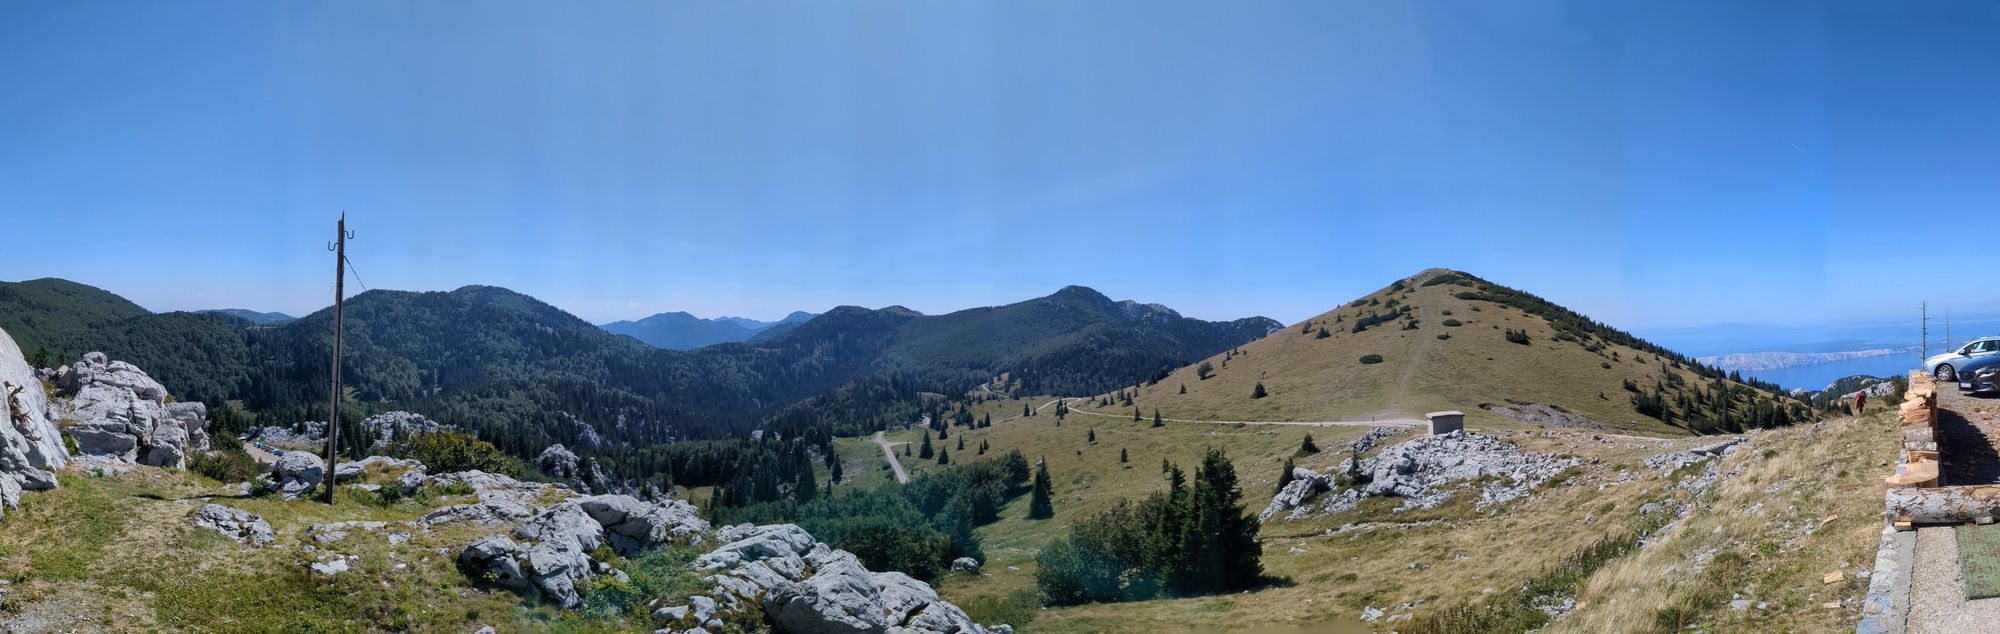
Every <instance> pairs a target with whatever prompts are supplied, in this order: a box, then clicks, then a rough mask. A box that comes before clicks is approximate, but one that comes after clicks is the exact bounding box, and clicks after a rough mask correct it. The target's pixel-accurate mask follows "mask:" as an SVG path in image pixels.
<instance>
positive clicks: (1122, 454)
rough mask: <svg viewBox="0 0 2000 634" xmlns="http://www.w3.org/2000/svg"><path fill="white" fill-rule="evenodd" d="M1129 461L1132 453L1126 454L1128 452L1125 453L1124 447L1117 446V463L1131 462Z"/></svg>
mask: <svg viewBox="0 0 2000 634" xmlns="http://www.w3.org/2000/svg"><path fill="white" fill-rule="evenodd" d="M1131 461H1132V455H1131V454H1128V453H1125V448H1124V447H1119V448H1118V463H1119V464H1124V463H1127V462H1131Z"/></svg>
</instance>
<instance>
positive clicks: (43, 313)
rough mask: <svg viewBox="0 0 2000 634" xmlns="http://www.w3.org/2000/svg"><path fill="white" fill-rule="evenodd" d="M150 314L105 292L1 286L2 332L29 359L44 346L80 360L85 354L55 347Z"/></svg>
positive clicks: (66, 286) (46, 281) (64, 284)
mask: <svg viewBox="0 0 2000 634" xmlns="http://www.w3.org/2000/svg"><path fill="white" fill-rule="evenodd" d="M149 312H150V311H147V310H146V309H144V308H141V307H139V305H138V304H134V303H132V302H131V301H130V300H127V299H125V298H123V297H119V296H117V295H115V294H113V293H111V292H109V291H105V290H103V289H100V288H97V287H94V286H87V285H84V284H78V283H76V282H71V281H69V280H61V279H56V278H42V279H38V280H28V281H25V282H0V328H4V329H6V330H7V332H8V333H9V334H12V335H13V336H14V342H15V343H18V344H20V345H21V349H22V350H25V351H27V352H29V353H30V354H32V353H34V351H35V350H36V349H37V348H40V347H45V346H46V347H48V348H49V349H50V350H51V351H52V352H74V353H76V354H82V353H83V352H85V351H83V350H62V349H60V348H59V346H60V345H62V344H63V343H65V342H69V341H72V340H74V339H76V338H77V337H80V336H83V335H85V334H87V333H89V332H90V330H91V329H93V328H98V327H101V326H104V325H107V324H112V323H116V322H119V321H123V320H126V319H132V318H134V317H139V316H141V315H146V314H148V313H149Z"/></svg>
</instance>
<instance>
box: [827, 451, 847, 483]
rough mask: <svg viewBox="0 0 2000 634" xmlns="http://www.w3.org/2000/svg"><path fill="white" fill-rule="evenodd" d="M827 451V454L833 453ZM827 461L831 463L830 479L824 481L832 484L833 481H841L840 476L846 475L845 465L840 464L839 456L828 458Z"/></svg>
mask: <svg viewBox="0 0 2000 634" xmlns="http://www.w3.org/2000/svg"><path fill="white" fill-rule="evenodd" d="M827 453H828V455H833V453H832V452H827ZM828 462H829V463H830V464H832V465H833V466H832V468H831V469H830V470H831V471H832V472H833V473H831V474H830V475H829V477H830V478H831V479H829V480H827V482H826V483H827V484H833V483H835V482H839V481H841V479H842V478H845V477H847V474H846V467H843V466H841V464H840V458H839V457H838V456H835V457H834V459H833V460H830V461H828Z"/></svg>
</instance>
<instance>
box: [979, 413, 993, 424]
mask: <svg viewBox="0 0 2000 634" xmlns="http://www.w3.org/2000/svg"><path fill="white" fill-rule="evenodd" d="M979 426H980V427H992V426H993V412H987V413H986V418H984V419H981V420H980V421H979Z"/></svg>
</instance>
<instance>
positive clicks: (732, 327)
mask: <svg viewBox="0 0 2000 634" xmlns="http://www.w3.org/2000/svg"><path fill="white" fill-rule="evenodd" d="M813 317H814V315H813V314H812V313H808V312H805V311H795V312H793V313H792V314H790V315H787V316H785V318H784V319H781V320H778V321H769V322H767V321H757V320H754V319H745V318H742V317H717V318H714V319H703V318H700V317H696V316H694V315H690V314H687V313H685V312H672V313H660V314H657V315H653V316H651V317H647V318H645V319H640V320H637V321H614V322H611V323H608V324H604V325H603V326H602V327H603V328H604V330H606V331H608V332H611V333H613V334H619V335H626V336H629V337H632V338H634V339H638V340H639V341H643V342H645V343H646V344H647V345H651V346H653V347H656V348H665V349H668V350H693V349H695V348H700V347H702V346H711V345H715V344H718V343H733V342H738V341H745V340H748V339H750V338H751V337H755V336H757V335H758V334H760V333H762V332H764V331H765V330H768V329H770V328H772V327H774V326H778V325H782V324H793V323H798V322H803V321H806V320H809V319H812V318H813Z"/></svg>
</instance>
